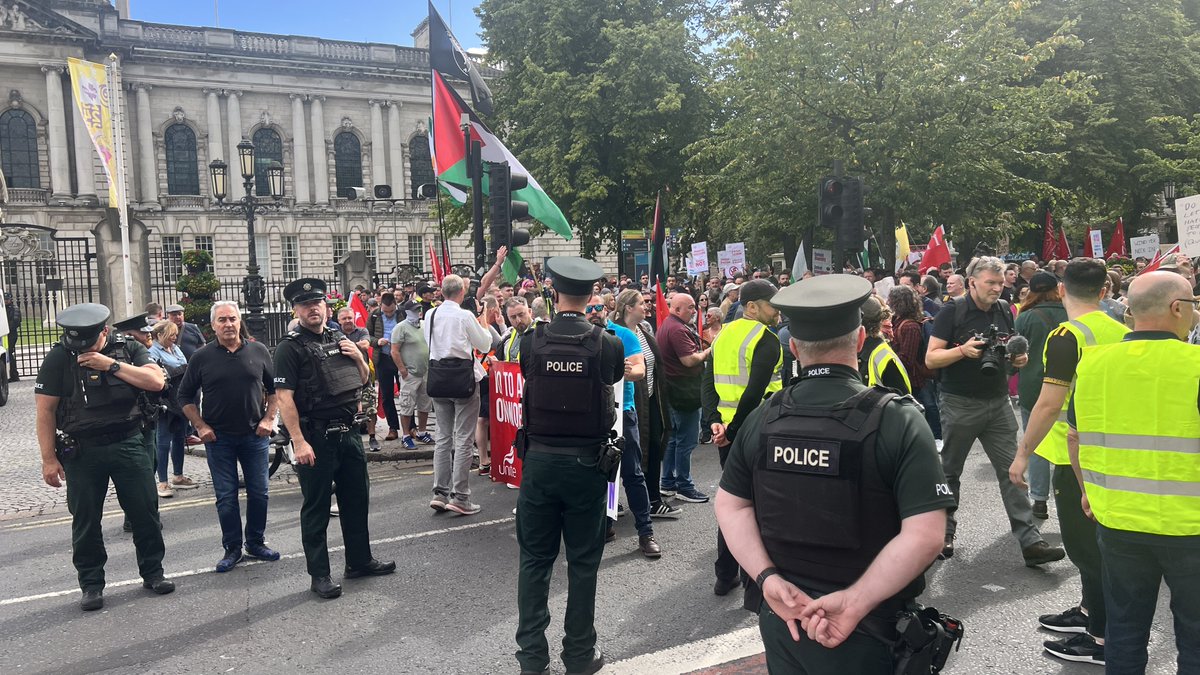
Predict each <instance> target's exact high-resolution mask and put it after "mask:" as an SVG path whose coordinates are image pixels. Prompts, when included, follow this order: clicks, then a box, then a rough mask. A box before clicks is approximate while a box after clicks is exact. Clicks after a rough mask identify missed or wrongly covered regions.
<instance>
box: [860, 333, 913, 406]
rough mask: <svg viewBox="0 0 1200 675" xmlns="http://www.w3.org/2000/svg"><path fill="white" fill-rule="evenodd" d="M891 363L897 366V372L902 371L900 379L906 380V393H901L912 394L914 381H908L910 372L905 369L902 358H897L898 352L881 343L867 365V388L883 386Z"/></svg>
mask: <svg viewBox="0 0 1200 675" xmlns="http://www.w3.org/2000/svg"><path fill="white" fill-rule="evenodd" d="M889 363H894V364H896V370H898V371H900V377H902V378H904V391H902V392H900V393H901V394H911V393H912V380H909V379H908V371H907V370H905V369H904V364H903V363H901V362H900V357H899V356H896V351H895V350H894V349H892V346H891V345H889V344H888V343H887V342H881V343H879V346H878V347H876V348H875V349H873V350H872V351H871V356H870V361H869V363H868V364H867V386H868V387H874V386H876V385H883V373H884V371H885V370H887V367H888V364H889Z"/></svg>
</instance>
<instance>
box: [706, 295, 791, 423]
mask: <svg viewBox="0 0 1200 675" xmlns="http://www.w3.org/2000/svg"><path fill="white" fill-rule="evenodd" d="M768 330H769V329H768V328H767V327H766V326H765V325H763V324H762V323H761V322H758V321H755V320H753V319H746V318H741V319H737V320H736V321H733V322H730V323H727V324H725V327H724V328H722V329H721V332H720V333H719V334H718V335H717V339H716V341H715V342H713V345H712V354H713V356H712V359H713V384H714V385H715V386H716V390H717V398H718V399H720V400H719V402H718V403H717V411H718V412H720V413H721V421H722V422H723V423H725V424H729V423H730V422H732V421H733V416H734V414H735V413H736V412H737V407H738V402H739V401H741V400H742V394H743V393H745V391H746V385H748V384H749V383H750V359H751V357H753V356H754V347H755V346H756V345H757V344H758V341H759V340H761V339H762V338H763V336H764V335H766V333H767V331H768ZM782 366H783V350H782V349H780V350H779V358H778V359H776V362H775V368H774V370H773V372H772V373H771V381H770V383H768V384H767V391H766V394H768V395H769V394H772V393H774V392H777V391H779V390H780V389H783V381H782V380H781V379H780V374H779V369H780V367H782Z"/></svg>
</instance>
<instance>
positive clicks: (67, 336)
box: [57, 302, 112, 351]
mask: <svg viewBox="0 0 1200 675" xmlns="http://www.w3.org/2000/svg"><path fill="white" fill-rule="evenodd" d="M110 316H112V312H110V311H108V308H107V307H105V306H104V305H98V304H96V303H94V302H82V303H80V304H78V305H71V306H70V307H68V308H66V309H64V310H63V311H61V312H59V313H58V318H57V321H58V327H59V328H61V329H62V330H63V335H62V343H63V346H65V347H66V348H67V349H72V350H75V351H82V350H84V349H87V348H88V347H91V346H92V345H94V344H96V339H97V338H99V337H100V332H101V331H103V330H104V324H105V323H107V322H108V318H109V317H110Z"/></svg>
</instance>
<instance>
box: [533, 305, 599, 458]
mask: <svg viewBox="0 0 1200 675" xmlns="http://www.w3.org/2000/svg"><path fill="white" fill-rule="evenodd" d="M603 347H604V329H603V328H601V327H599V326H593V327H592V330H591V331H590V332H588V333H584V334H582V335H559V334H557V333H553V332H551V331H550V330H548V329H547V326H546V325H545V324H538V326H537V327H536V328H535V329H534V334H533V354H532V355H530V357H528V358H529V362H530V363H531V364H532V366H533V367H532V368H531V369H530V372H528V373H526V374H525V391H524V400H525V409H526V411H527V413H528V414H527V415H526V417H525V431H526V433H527V434H529V435H531V436H574V437H579V438H595V439H596V440H597V442H599V441H602V440H603V439H605V438H607V437H608V432H609V430H610V429H612V427H613V424H614V423H615V422H616V407H615V405H614V402H613V393H612V391H613V388H612V385H608V384H604V383H603V382H602V381H601V380H600V356H601V353H602V352H603Z"/></svg>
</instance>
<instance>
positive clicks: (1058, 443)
mask: <svg viewBox="0 0 1200 675" xmlns="http://www.w3.org/2000/svg"><path fill="white" fill-rule="evenodd" d="M1059 329H1062V330H1066V331H1069V332H1070V333H1071V334H1073V335H1074V336H1075V344H1076V345H1078V346H1079V354H1080V358H1081V359H1082V355H1083V349H1084V348H1085V347H1095V346H1096V345H1107V344H1112V343H1113V342H1120V341H1121V340H1122V339H1123V338H1124V337H1125V334H1126V333H1128V332H1129V328H1127V327H1126V326H1125V324H1123V323H1120V322H1117V321H1114V320H1113V319H1112V317H1110V316H1109V315H1108V314H1106V313H1104V312H1102V311H1099V310H1097V311H1094V312H1088V313H1087V314H1084V315H1083V316H1081V317H1079V318H1077V319H1071V320H1070V321H1064V322H1062V323H1060V324H1058V328H1055V329H1054V331H1052V332H1051V333H1050V334H1051V335H1053V334H1054V332H1056V331H1058V330H1059ZM1046 343H1047V344H1049V343H1050V339H1049V338H1047V339H1046ZM1042 363H1043V365H1044V364H1045V363H1046V349H1045V347H1043V348H1042ZM1070 405H1071V392H1067V398H1066V399H1064V400H1063V407H1062V410H1060V411H1059V413H1058V419H1057V420H1055V422H1054V426H1053V427H1051V428H1050V431H1049V433H1047V434H1046V437H1045V438H1043V439H1042V442H1041V443H1039V444H1038V446H1037V448H1036V449H1035V452H1036V453H1037V454H1038V455H1040V456H1042V457H1045V458H1046V461H1048V462H1050V463H1051V464H1057V465H1059V466H1066V465H1068V464H1070V463H1071V458H1070V457H1068V456H1067V408H1069V407H1070Z"/></svg>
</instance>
